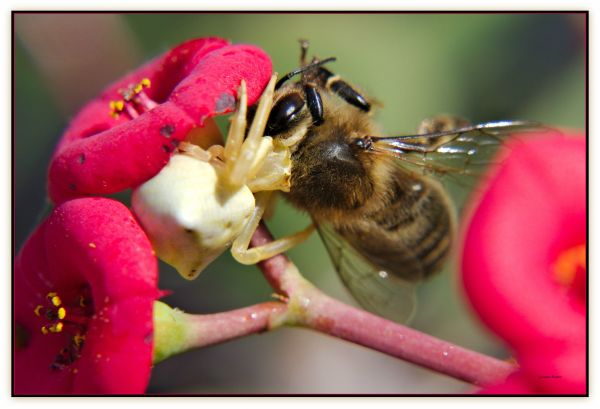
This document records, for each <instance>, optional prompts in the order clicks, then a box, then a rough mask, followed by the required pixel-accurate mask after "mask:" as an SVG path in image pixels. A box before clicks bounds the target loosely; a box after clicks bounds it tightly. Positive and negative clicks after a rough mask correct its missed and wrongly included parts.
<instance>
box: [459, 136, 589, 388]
mask: <svg viewBox="0 0 600 409" xmlns="http://www.w3.org/2000/svg"><path fill="white" fill-rule="evenodd" d="M509 148H510V154H509V156H508V157H507V158H506V160H505V161H504V163H503V165H502V167H501V168H500V169H499V171H498V172H497V173H496V174H495V175H494V176H493V177H492V178H491V179H490V180H489V182H488V185H487V188H486V189H485V190H484V193H483V195H482V198H481V200H480V201H479V203H478V206H477V209H476V210H475V211H474V214H473V216H472V219H471V221H470V223H469V227H468V230H467V231H466V235H465V243H464V253H463V261H462V271H463V281H464V286H465V289H466V292H467V294H468V296H469V298H470V300H471V302H472V304H473V306H474V307H475V310H476V311H477V313H478V315H479V316H480V318H481V319H482V320H483V322H485V323H486V324H487V325H488V326H489V327H490V328H491V329H492V330H493V331H494V332H495V333H496V334H498V335H499V336H500V337H501V338H503V339H504V340H505V341H506V343H507V344H508V345H509V346H510V347H511V348H512V350H513V351H514V353H515V357H516V360H517V362H518V364H519V370H518V371H517V372H516V373H515V374H513V375H512V376H511V377H510V378H509V379H508V381H507V382H506V383H505V384H502V385H498V386H494V387H490V388H488V389H485V390H483V393H492V394H501V393H502V394H503V393H508V394H583V393H585V392H586V270H587V269H586V232H587V228H586V214H587V208H586V143H585V138H584V137H583V135H562V134H555V133H552V134H549V135H548V134H546V135H542V136H539V137H537V138H531V137H528V140H527V141H524V142H523V141H518V142H517V141H515V142H514V143H512V144H511V145H510V146H509Z"/></svg>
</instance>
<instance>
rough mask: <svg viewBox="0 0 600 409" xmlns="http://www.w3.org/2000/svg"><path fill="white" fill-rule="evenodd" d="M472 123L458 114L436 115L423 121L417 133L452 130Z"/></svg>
mask: <svg viewBox="0 0 600 409" xmlns="http://www.w3.org/2000/svg"><path fill="white" fill-rule="evenodd" d="M470 124H471V123H470V122H469V121H468V120H466V119H464V118H460V117H457V116H451V115H436V116H434V117H432V118H427V119H424V120H423V121H421V123H420V124H419V127H418V128H417V134H419V135H423V134H431V133H438V132H445V131H451V130H453V129H457V128H462V127H464V126H468V125H470Z"/></svg>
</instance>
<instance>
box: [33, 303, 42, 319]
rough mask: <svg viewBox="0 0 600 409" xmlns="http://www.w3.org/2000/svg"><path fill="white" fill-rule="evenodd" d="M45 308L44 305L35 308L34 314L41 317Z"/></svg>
mask: <svg viewBox="0 0 600 409" xmlns="http://www.w3.org/2000/svg"><path fill="white" fill-rule="evenodd" d="M42 308H44V306H43V305H38V306H37V307H35V309H34V310H33V312H34V313H35V315H37V316H38V317H39V316H40V310H41V309H42Z"/></svg>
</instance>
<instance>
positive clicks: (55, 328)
mask: <svg viewBox="0 0 600 409" xmlns="http://www.w3.org/2000/svg"><path fill="white" fill-rule="evenodd" d="M64 326H65V324H63V323H62V322H57V323H56V324H54V325H51V326H50V328H49V329H50V332H62V330H63V328H64Z"/></svg>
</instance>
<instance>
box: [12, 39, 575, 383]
mask: <svg viewBox="0 0 600 409" xmlns="http://www.w3.org/2000/svg"><path fill="white" fill-rule="evenodd" d="M270 76H271V61H270V59H269V57H268V56H267V55H266V54H265V53H264V52H263V51H261V50H260V49H258V48H256V47H253V46H249V45H230V44H229V43H228V42H227V41H225V40H222V39H219V38H203V39H196V40H191V41H188V42H185V43H183V44H181V45H179V46H177V47H175V48H173V49H172V50H170V51H168V52H167V53H165V54H163V55H162V56H159V57H157V58H155V59H154V60H152V61H150V62H148V63H147V64H145V65H143V66H142V67H141V68H139V69H137V70H135V71H134V72H132V73H130V74H128V75H126V76H124V77H123V78H121V79H120V80H118V81H116V82H115V83H114V84H112V85H110V86H109V87H107V88H106V89H105V90H104V91H103V92H102V93H101V94H100V96H99V97H98V98H96V99H95V100H93V101H91V102H90V103H88V104H87V105H86V106H85V107H84V108H83V109H82V110H81V111H80V113H79V114H78V115H77V116H76V117H75V118H74V119H73V120H72V122H71V123H70V125H69V126H68V128H67V129H66V130H65V132H64V134H63V136H62V137H61V139H60V141H59V144H58V146H57V148H56V151H55V152H54V155H53V157H52V160H51V163H50V168H49V172H48V195H49V197H50V199H51V200H52V202H53V203H54V204H55V205H56V207H55V208H54V209H53V211H52V212H51V214H50V215H49V217H48V218H47V219H46V220H45V221H43V222H42V223H41V224H40V225H39V226H38V227H37V228H36V229H35V231H34V232H33V233H32V235H31V236H30V237H29V239H28V240H27V242H26V243H25V244H24V246H23V247H22V249H21V250H20V252H19V254H18V255H17V257H16V259H15V268H14V306H15V308H14V328H15V334H14V336H15V339H14V345H15V351H14V386H13V391H14V393H15V394H18V395H50V394H140V393H143V392H144V391H145V389H146V387H147V384H148V380H149V377H150V372H151V367H152V364H153V363H156V362H158V361H160V360H162V359H165V358H166V357H168V356H170V355H171V354H173V353H179V352H181V351H183V350H186V349H189V348H191V347H197V346H204V345H209V344H211V343H215V342H220V341H221V340H223V339H231V338H233V337H238V336H243V335H246V334H249V333H251V332H258V331H263V330H265V329H269V328H271V327H272V326H273V325H283V324H290V323H293V324H298V325H305V326H308V327H311V328H315V329H318V330H320V331H323V332H327V333H330V334H332V335H335V336H338V337H340V338H345V339H348V340H351V341H353V342H357V343H361V344H363V345H366V346H369V347H371V348H374V349H378V350H380V351H383V352H385V353H389V354H390V355H393V356H397V357H401V358H403V359H410V360H412V362H415V363H418V364H421V365H424V366H427V367H429V368H433V369H434V370H438V371H440V372H443V373H448V374H451V375H453V376H456V377H458V378H460V379H465V380H468V381H472V382H474V383H486V382H487V383H493V382H490V379H492V380H495V379H498V378H500V379H502V378H504V377H505V376H506V374H508V373H509V372H510V371H511V370H512V367H511V366H510V365H508V364H507V363H505V362H501V361H498V360H495V359H493V358H490V357H485V356H483V355H481V354H477V353H475V352H473V351H467V350H464V349H462V348H459V347H456V348H455V347H454V346H450V344H448V343H446V342H443V341H439V340H435V339H433V337H430V336H426V335H424V334H419V333H418V332H417V331H415V330H412V329H410V328H406V327H402V326H400V325H397V324H395V323H391V322H389V321H386V320H384V319H382V318H380V317H375V316H372V315H370V314H369V313H366V312H364V311H358V310H355V309H352V307H349V306H346V305H344V304H342V303H340V302H337V301H333V300H332V299H329V298H327V297H326V296H324V295H323V294H322V293H320V292H319V291H318V290H316V289H315V288H313V287H312V286H311V285H310V283H308V282H307V281H306V280H305V279H304V278H303V277H302V276H301V275H300V274H299V272H298V271H297V270H295V267H294V266H293V264H291V263H289V262H288V261H287V260H286V259H285V257H283V256H281V255H280V256H278V257H275V258H273V259H271V260H268V261H265V262H263V265H262V267H263V271H265V270H266V271H267V273H266V274H265V275H266V277H267V279H268V280H269V281H270V282H271V284H273V283H276V285H273V286H274V288H275V290H276V291H277V292H278V293H280V294H281V300H283V301H285V302H270V303H263V304H259V305H256V306H251V307H246V308H242V309H240V310H235V311H230V312H227V313H219V314H211V315H206V316H191V315H188V314H184V313H182V312H181V311H176V310H172V309H170V308H169V307H168V306H166V305H165V304H162V303H160V302H157V299H159V298H160V297H161V295H162V294H163V293H162V292H161V291H160V290H159V289H158V286H157V285H158V284H157V283H158V279H157V278H158V271H157V261H156V253H155V250H154V249H153V248H152V244H151V242H150V240H149V239H148V232H149V231H150V230H149V229H148V230H147V231H144V230H143V229H142V227H140V225H139V224H138V221H137V220H136V218H135V217H134V216H133V215H132V213H131V212H130V210H129V209H128V208H127V207H126V206H124V205H123V204H121V203H119V202H117V201H114V200H112V199H107V198H102V197H91V196H102V195H106V194H111V193H115V192H119V191H122V190H124V189H128V188H132V189H135V188H137V187H138V186H140V185H141V184H142V183H145V182H147V181H148V180H149V179H150V178H152V177H154V176H155V175H157V174H159V172H161V170H163V169H168V167H167V168H165V165H167V163H168V162H169V160H170V159H171V157H172V156H173V154H174V152H175V150H176V148H177V147H178V146H179V144H180V142H186V146H187V145H189V146H195V147H196V148H197V146H196V145H199V146H203V147H207V146H210V145H211V144H213V143H215V141H216V140H217V138H218V140H219V141H220V137H221V136H220V133H219V132H218V130H217V128H216V126H215V125H214V123H213V122H212V120H211V117H213V116H215V115H218V114H224V113H227V112H230V111H232V110H233V109H234V107H235V106H236V92H237V89H238V87H239V86H240V84H241V83H242V82H245V84H246V89H247V96H248V98H247V102H248V105H252V104H254V103H255V101H256V100H257V99H258V97H259V95H260V94H261V92H262V90H263V89H264V88H265V86H266V84H267V82H268V81H269V77H270ZM274 83H275V79H273V80H272V82H271V83H270V84H271V88H270V89H271V91H272V88H273V85H274ZM242 101H243V99H242ZM270 103H271V102H270V99H269V106H270ZM261 104H262V103H261ZM261 104H259V108H258V109H259V111H260V109H261V108H260V105H261ZM241 105H242V106H244V107H245V104H244V103H241ZM244 112H245V111H244ZM257 116H258V115H257ZM244 121H245V114H244ZM244 123H245V122H244ZM244 126H245V125H244ZM250 134H252V131H250ZM256 134H257V135H259V139H267V138H263V137H262V132H260V133H258V132H256ZM239 135H240V137H239V140H240V143H241V140H242V139H243V135H244V133H243V132H242V133H240V134H239ZM249 139H252V138H251V137H248V138H247V140H249ZM213 148H215V147H213ZM216 148H217V149H216V150H214V151H215V152H217V154H216V157H217V159H219V153H218V150H219V149H218V148H219V147H216ZM220 148H221V150H225V148H222V147H220ZM179 150H183V149H182V147H181V146H179ZM510 150H511V154H510V155H509V157H508V158H507V159H506V162H505V164H504V165H503V166H502V167H500V168H499V171H498V172H497V173H496V174H495V175H494V176H493V178H491V179H490V180H489V182H488V186H487V188H486V189H485V192H484V194H483V196H482V198H481V200H480V202H479V205H478V207H477V209H476V211H475V212H474V214H473V216H472V220H471V222H470V226H469V228H468V230H467V231H466V234H465V240H464V257H463V261H462V267H463V268H462V271H463V281H464V285H465V289H466V292H467V294H468V296H469V298H470V300H471V301H472V304H473V306H474V307H475V309H476V311H477V313H478V314H479V316H480V317H481V319H482V320H483V321H484V322H485V323H486V324H487V325H488V326H489V327H490V328H491V329H492V330H493V331H494V332H495V333H497V334H498V335H499V336H500V337H501V338H503V339H504V340H505V341H506V342H507V344H508V345H509V346H510V347H511V348H512V350H513V351H514V353H515V357H516V359H517V361H518V363H519V369H518V370H517V371H516V372H514V373H513V375H511V376H510V377H509V378H508V380H506V382H505V383H504V384H500V385H496V386H491V387H488V388H486V389H484V390H483V391H482V392H483V393H496V394H499V393H513V394H552V393H559V394H583V393H585V391H586V381H587V380H586V376H585V373H586V371H585V369H586V368H585V364H586V271H587V269H586V253H585V248H586V232H587V231H586V227H587V226H586V212H587V209H586V196H585V176H586V175H585V159H586V157H585V153H586V147H585V142H584V139H583V138H582V137H581V136H562V135H545V136H543V137H540V138H537V139H536V138H533V139H531V140H530V141H527V142H520V143H514V144H512V145H511V146H510ZM204 152H205V153H207V152H209V150H207V151H204ZM232 163H239V162H234V161H233V160H232ZM204 182H206V180H204ZM206 186H208V183H207V184H206V185H205V186H203V187H206ZM211 186H212V185H211ZM211 186H208V187H209V188H211ZM169 187H170V185H168V186H167V188H169ZM209 190H210V189H209ZM213 190H214V189H213ZM185 193H187V192H185ZM248 194H249V199H251V200H249V201H250V202H252V203H253V199H254V197H253V196H252V194H251V192H250V191H249V193H248ZM188 197H189V195H188ZM192 201H195V202H199V200H197V198H196V199H193V200H192ZM194 211H195V210H194ZM192 213H193V212H192ZM139 216H140V213H138V217H139ZM209 216H210V215H209ZM259 217H260V216H259ZM139 219H140V220H142V218H141V217H139ZM157 225H158V228H157V230H158V231H159V232H160V231H161V228H163V226H164V221H163V220H158V222H157ZM183 230H184V232H185V233H186V234H193V233H194V231H192V230H191V229H183ZM259 235H260V233H259ZM265 237H266V236H265ZM265 237H263V239H265V240H266V238H265ZM259 239H260V238H259ZM260 240H262V239H260ZM260 240H259V241H260ZM257 243H258V242H257V241H255V243H254V244H257ZM259 244H263V243H259ZM155 247H156V244H155ZM156 248H158V247H156ZM157 252H158V254H159V255H160V251H159V250H157ZM277 283H279V284H277ZM299 291H300V292H299ZM302 291H304V293H302ZM307 294H308V295H307ZM294 297H295V298H294ZM298 299H302V303H299V302H298V301H297V300H298ZM306 300H308V301H309V302H305V301H306ZM294 314H296V315H294ZM276 318H277V319H276ZM286 319H287V321H286ZM324 323H325V324H326V325H325V324H324ZM381 334H385V337H383V338H382V336H381ZM398 340H402V341H398ZM395 341H398V342H395ZM409 341H410V342H409ZM448 349H452V350H453V352H452V356H450V357H448V352H447V350H448ZM418 354H421V355H422V356H418ZM441 356H444V357H445V359H444V360H443V361H439V362H437V363H436V361H435V360H436V359H438V360H439V357H441ZM438 363H439V364H438ZM465 363H468V364H465ZM469 371H471V373H470V374H469V373H467V372H469ZM494 372H496V373H499V374H500V375H498V376H494V375H495V373H494ZM482 379H483V382H480V381H481V380H482Z"/></svg>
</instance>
